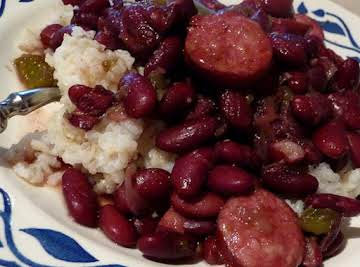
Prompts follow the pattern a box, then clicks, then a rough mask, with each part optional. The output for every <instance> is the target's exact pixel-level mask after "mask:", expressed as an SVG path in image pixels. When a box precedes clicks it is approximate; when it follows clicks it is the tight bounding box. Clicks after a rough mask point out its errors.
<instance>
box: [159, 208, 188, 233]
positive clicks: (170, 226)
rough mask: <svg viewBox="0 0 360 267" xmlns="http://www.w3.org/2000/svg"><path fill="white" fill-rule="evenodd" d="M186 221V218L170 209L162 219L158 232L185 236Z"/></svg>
mask: <svg viewBox="0 0 360 267" xmlns="http://www.w3.org/2000/svg"><path fill="white" fill-rule="evenodd" d="M185 221H186V219H185V217H184V216H182V215H181V214H179V213H178V212H176V211H175V210H174V209H173V208H170V209H168V211H166V212H165V214H164V215H163V216H162V217H161V220H160V222H159V225H158V227H157V231H160V232H161V231H163V232H175V233H178V234H184V233H185V228H184V223H185Z"/></svg>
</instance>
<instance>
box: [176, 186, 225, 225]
mask: <svg viewBox="0 0 360 267" xmlns="http://www.w3.org/2000/svg"><path fill="white" fill-rule="evenodd" d="M171 204H172V205H173V207H174V209H175V210H176V211H178V212H179V213H180V214H182V215H184V216H186V217H189V218H197V219H202V218H212V217H216V216H217V215H218V214H219V212H220V209H221V207H222V206H223V205H224V200H223V199H222V198H220V197H219V196H217V195H216V194H214V193H211V192H207V193H204V194H203V195H201V196H199V197H197V198H194V199H192V200H189V201H186V200H184V199H181V198H180V197H179V195H177V194H175V193H174V194H173V195H172V197H171Z"/></svg>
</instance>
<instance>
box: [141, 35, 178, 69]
mask: <svg viewBox="0 0 360 267" xmlns="http://www.w3.org/2000/svg"><path fill="white" fill-rule="evenodd" d="M182 42H183V41H182V40H181V38H180V37H178V36H170V37H167V38H165V39H164V41H162V43H161V44H160V47H159V48H158V49H157V50H155V51H154V53H153V55H152V56H151V57H150V59H149V61H148V62H147V63H146V65H145V69H144V74H145V76H148V75H149V74H150V73H151V72H152V71H161V72H164V73H166V74H171V72H172V71H174V69H175V68H176V67H177V66H178V64H179V61H180V59H181V55H182V48H183V44H182Z"/></svg>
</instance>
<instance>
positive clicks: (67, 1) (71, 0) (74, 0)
mask: <svg viewBox="0 0 360 267" xmlns="http://www.w3.org/2000/svg"><path fill="white" fill-rule="evenodd" d="M62 1H63V3H64V5H72V6H79V5H80V4H81V3H82V2H84V1H85V0H62Z"/></svg>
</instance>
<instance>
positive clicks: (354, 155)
mask: <svg viewBox="0 0 360 267" xmlns="http://www.w3.org/2000/svg"><path fill="white" fill-rule="evenodd" d="M346 137H347V140H348V142H349V148H350V156H351V162H352V165H353V166H354V167H355V168H360V135H359V134H358V133H356V132H352V133H347V135H346Z"/></svg>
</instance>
